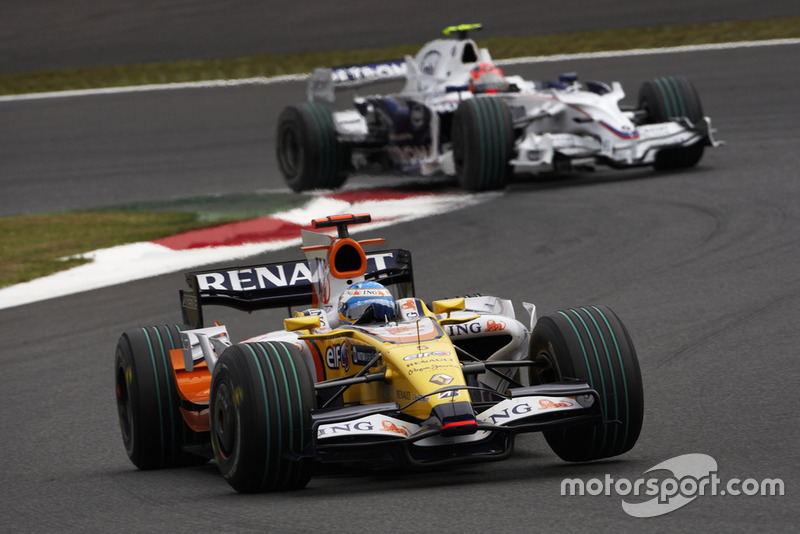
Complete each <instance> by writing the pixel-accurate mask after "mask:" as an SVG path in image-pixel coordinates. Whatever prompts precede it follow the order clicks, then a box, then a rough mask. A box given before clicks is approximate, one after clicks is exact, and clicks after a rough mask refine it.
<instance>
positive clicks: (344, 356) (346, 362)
mask: <svg viewBox="0 0 800 534" xmlns="http://www.w3.org/2000/svg"><path fill="white" fill-rule="evenodd" d="M325 365H327V366H328V368H329V369H339V367H341V368H342V369H344V370H345V371H348V370H349V369H350V351H349V349H348V348H347V345H346V344H344V343H342V344H341V345H331V346H330V347H328V349H327V350H326V351H325Z"/></svg>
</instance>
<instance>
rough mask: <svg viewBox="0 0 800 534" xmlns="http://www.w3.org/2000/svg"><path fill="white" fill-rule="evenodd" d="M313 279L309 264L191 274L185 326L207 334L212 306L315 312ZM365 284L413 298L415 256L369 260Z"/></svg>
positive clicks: (388, 254) (391, 253) (400, 252)
mask: <svg viewBox="0 0 800 534" xmlns="http://www.w3.org/2000/svg"><path fill="white" fill-rule="evenodd" d="M312 276H313V275H312V270H311V268H310V267H309V265H308V262H307V261H305V260H300V261H294V262H284V263H267V264H260V265H250V266H245V267H232V268H229V269H218V270H217V269H215V270H208V271H196V272H191V273H186V282H187V284H188V285H189V289H188V290H181V291H180V292H179V293H180V299H181V313H182V316H183V322H184V324H187V325H189V326H191V327H192V328H203V327H204V324H203V308H204V307H205V306H209V305H216V306H226V307H229V308H234V309H237V310H241V311H247V312H252V311H256V310H263V309H274V308H284V307H285V308H288V309H289V310H291V308H293V307H296V306H305V307H311V306H312V302H313V298H314V290H313V284H312ZM364 278H365V279H367V280H374V281H376V282H379V283H381V284H383V285H385V286H387V287H388V288H389V290H390V291H391V292H392V294H393V295H394V296H395V298H398V299H399V298H407V297H413V296H414V276H413V271H412V268H411V252H409V251H408V250H404V249H395V250H386V251H379V252H373V253H370V254H367V270H366V273H365V274H364Z"/></svg>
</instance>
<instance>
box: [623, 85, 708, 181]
mask: <svg viewBox="0 0 800 534" xmlns="http://www.w3.org/2000/svg"><path fill="white" fill-rule="evenodd" d="M638 107H639V109H640V110H643V111H645V112H646V117H647V119H646V123H648V124H656V123H660V122H667V121H671V120H675V119H678V118H681V117H685V118H687V119H689V121H691V123H692V124H696V123H697V122H699V121H702V120H703V118H704V116H703V106H702V103H701V102H700V95H699V94H698V93H697V89H695V87H694V85H693V84H692V82H690V81H689V80H687V79H686V78H684V77H682V76H666V77H662V78H656V79H655V80H652V81H646V82H644V83H643V84H642V86H641V88H640V89H639V105H638ZM704 148H705V145H704V142H702V141H701V142H698V143H695V144H693V145H690V146H686V147H677V148H668V149H663V150H660V151H659V152H658V154H656V159H655V162H654V164H653V166H654V167H655V168H656V169H664V170H669V169H684V168H688V167H693V166H695V165H697V163H698V162H699V161H700V159H701V158H702V157H703V151H704Z"/></svg>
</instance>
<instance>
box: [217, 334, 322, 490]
mask: <svg viewBox="0 0 800 534" xmlns="http://www.w3.org/2000/svg"><path fill="white" fill-rule="evenodd" d="M315 407H316V396H315V393H314V383H313V380H312V378H311V374H310V372H309V370H308V367H307V366H306V363H305V361H304V360H303V357H302V355H301V354H300V351H299V350H298V349H297V347H295V346H294V345H293V344H291V343H279V342H261V343H243V344H240V345H234V346H232V347H229V348H227V349H225V352H223V353H222V355H221V356H220V357H219V360H218V361H217V363H216V365H215V366H214V374H213V377H212V379H211V394H210V405H209V414H210V426H211V444H212V446H213V449H214V458H215V460H216V462H217V466H218V467H219V470H220V472H221V473H222V475H223V477H224V478H225V480H227V481H228V483H229V484H230V485H231V486H232V487H233V488H234V489H235V490H236V491H238V492H240V493H255V492H265V491H281V490H292V489H300V488H304V487H305V486H306V485H307V484H308V482H309V480H310V479H311V474H312V468H313V457H312V455H311V446H312V434H311V410H313V409H314V408H315Z"/></svg>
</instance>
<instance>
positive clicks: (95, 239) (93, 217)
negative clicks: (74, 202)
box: [0, 211, 210, 287]
mask: <svg viewBox="0 0 800 534" xmlns="http://www.w3.org/2000/svg"><path fill="white" fill-rule="evenodd" d="M207 226H210V223H208V222H200V221H198V220H197V217H196V216H195V215H194V214H192V213H147V212H136V211H128V212H125V211H121V212H111V211H109V212H103V211H98V212H92V211H84V212H73V213H54V214H43V215H30V216H12V217H3V218H0V287H3V286H7V285H12V284H18V283H21V282H27V281H29V280H33V279H35V278H39V277H41V276H46V275H48V274H52V273H54V272H57V271H61V270H64V269H69V268H71V267H75V266H77V265H81V264H83V263H86V262H88V261H91V260H89V259H86V258H81V257H71V258H69V259H60V258H65V257H70V256H77V255H80V254H82V253H86V252H90V251H92V250H97V249H100V248H106V247H112V246H115V245H123V244H125V243H135V242H138V241H148V240H151V239H157V238H159V237H166V236H169V235H173V234H176V233H181V232H186V231H189V230H195V229H197V228H203V227H207Z"/></svg>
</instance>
